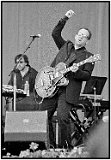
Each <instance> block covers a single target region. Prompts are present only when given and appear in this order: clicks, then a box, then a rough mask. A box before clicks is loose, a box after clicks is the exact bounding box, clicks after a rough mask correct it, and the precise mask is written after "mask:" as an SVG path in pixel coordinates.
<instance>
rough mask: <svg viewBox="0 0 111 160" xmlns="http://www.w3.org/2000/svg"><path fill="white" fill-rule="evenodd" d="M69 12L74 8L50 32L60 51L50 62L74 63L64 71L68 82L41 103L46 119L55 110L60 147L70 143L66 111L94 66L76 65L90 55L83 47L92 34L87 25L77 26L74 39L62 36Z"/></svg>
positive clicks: (70, 12)
mask: <svg viewBox="0 0 111 160" xmlns="http://www.w3.org/2000/svg"><path fill="white" fill-rule="evenodd" d="M72 15H74V11H72V10H69V11H67V12H66V14H65V16H64V17H63V18H61V19H60V20H59V22H58V24H57V25H56V26H55V28H54V30H53V32H52V37H53V39H54V41H55V43H56V45H57V47H58V49H59V52H58V54H57V56H56V57H55V59H54V61H53V62H52V64H51V67H56V65H57V64H58V63H60V62H64V63H65V64H66V66H67V67H70V66H72V65H74V67H73V68H72V70H71V71H70V72H68V73H67V74H66V75H65V77H66V78H67V79H68V81H69V82H68V84H67V85H64V86H61V87H60V88H59V91H58V92H57V94H55V95H54V97H52V98H46V99H44V101H43V103H42V104H41V106H40V110H48V114H49V121H50V120H51V118H52V116H53V113H54V111H55V110H57V116H58V120H59V126H60V128H61V142H60V145H61V147H68V146H69V147H70V146H71V145H70V143H71V141H70V140H71V134H70V125H69V124H70V123H69V111H70V110H71V108H72V107H74V105H75V104H76V103H77V102H78V99H79V95H80V91H81V87H82V81H87V80H89V79H90V76H91V73H92V71H93V68H94V63H85V64H84V65H82V66H80V67H78V66H77V65H75V64H76V63H78V62H80V61H83V60H85V59H87V58H88V57H90V56H92V55H93V54H92V53H90V52H88V51H87V50H86V48H85V46H86V44H87V42H88V41H89V40H90V38H91V32H90V30H89V29H87V28H81V29H79V30H78V32H77V34H76V35H75V38H74V43H72V42H71V41H69V40H68V41H66V40H64V39H63V37H62V36H61V32H62V29H63V28H64V26H65V24H66V22H67V21H68V19H69V18H70V17H71V16H72ZM50 124H51V123H49V137H50V141H51V140H52V139H53V138H52V137H53V133H52V128H51V125H50Z"/></svg>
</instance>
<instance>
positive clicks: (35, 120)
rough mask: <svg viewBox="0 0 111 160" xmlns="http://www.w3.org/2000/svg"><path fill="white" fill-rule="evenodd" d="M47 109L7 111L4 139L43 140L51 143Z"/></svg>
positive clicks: (6, 140)
mask: <svg viewBox="0 0 111 160" xmlns="http://www.w3.org/2000/svg"><path fill="white" fill-rule="evenodd" d="M48 135H49V134H48V116H47V111H33V112H31V111H24V112H22V111H21V112H20V111H19V112H18V111H15V112H14V111H13V112H9V111H7V112H6V119H5V132H4V141H5V142H8V141H10V142H11V141H29V142H30V141H41V142H45V144H46V147H48V144H49V136H48Z"/></svg>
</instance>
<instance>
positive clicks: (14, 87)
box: [9, 37, 36, 111]
mask: <svg viewBox="0 0 111 160" xmlns="http://www.w3.org/2000/svg"><path fill="white" fill-rule="evenodd" d="M35 38H36V37H32V40H31V42H30V43H29V45H28V46H27V48H26V49H25V51H24V52H23V54H22V55H21V57H20V58H19V60H18V62H17V63H16V64H15V66H14V68H13V70H12V71H11V72H10V74H9V76H10V75H11V73H12V72H14V77H13V82H14V83H13V89H14V91H13V92H14V111H16V90H17V87H16V70H17V65H18V64H19V62H20V60H21V59H22V57H23V55H24V54H25V53H26V51H27V50H28V49H29V48H30V46H31V44H32V42H33V41H34V40H35Z"/></svg>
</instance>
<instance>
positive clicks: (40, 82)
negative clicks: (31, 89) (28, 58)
mask: <svg viewBox="0 0 111 160" xmlns="http://www.w3.org/2000/svg"><path fill="white" fill-rule="evenodd" d="M65 68H66V64H65V63H62V62H61V63H59V64H58V65H57V66H56V67H55V68H52V67H49V66H47V67H44V68H43V69H42V70H41V71H40V72H39V73H38V75H37V77H36V80H35V90H36V92H37V94H38V95H39V96H40V97H43V98H47V97H52V96H54V95H55V94H56V92H57V91H58V88H56V87H57V86H63V85H65V83H68V82H67V80H66V78H65V77H64V76H63V74H61V72H60V71H62V70H63V69H65Z"/></svg>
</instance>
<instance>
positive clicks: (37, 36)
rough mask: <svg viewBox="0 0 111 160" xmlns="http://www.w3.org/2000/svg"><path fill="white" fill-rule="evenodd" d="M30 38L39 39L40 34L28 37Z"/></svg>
mask: <svg viewBox="0 0 111 160" xmlns="http://www.w3.org/2000/svg"><path fill="white" fill-rule="evenodd" d="M30 37H32V38H40V37H41V34H37V35H30Z"/></svg>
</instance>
